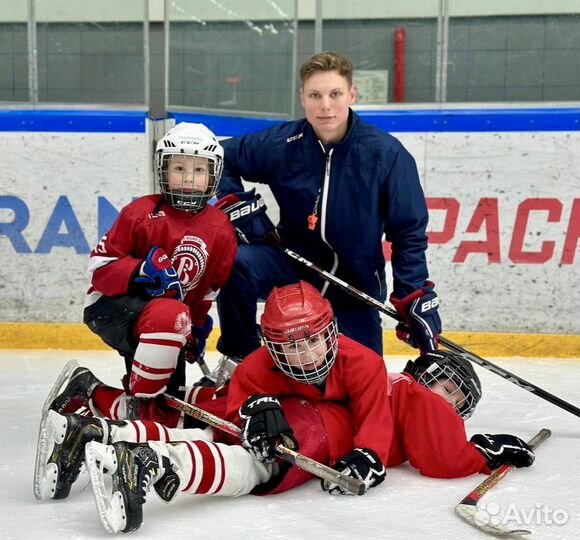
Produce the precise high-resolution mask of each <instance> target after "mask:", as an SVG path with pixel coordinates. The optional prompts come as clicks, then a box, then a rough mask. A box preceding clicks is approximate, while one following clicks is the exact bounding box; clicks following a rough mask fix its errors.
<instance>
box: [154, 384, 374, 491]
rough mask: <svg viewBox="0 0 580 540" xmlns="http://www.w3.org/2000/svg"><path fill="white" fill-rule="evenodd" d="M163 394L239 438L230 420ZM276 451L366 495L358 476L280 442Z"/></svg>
mask: <svg viewBox="0 0 580 540" xmlns="http://www.w3.org/2000/svg"><path fill="white" fill-rule="evenodd" d="M162 395H163V397H164V398H165V402H166V403H167V405H169V406H170V407H173V408H174V409H177V410H179V411H182V412H184V413H185V414H187V415H189V416H192V417H193V418H196V419H197V420H200V421H202V422H204V423H205V424H207V425H208V426H212V427H215V428H216V429H219V430H221V431H223V432H225V433H228V434H229V435H234V436H236V437H238V438H239V437H240V434H241V430H240V428H239V427H238V426H236V425H235V424H232V423H231V422H228V421H227V420H224V419H223V418H220V417H219V416H216V415H214V414H211V413H209V412H207V411H204V410H203V409H202V408H200V407H198V406H196V405H192V404H190V403H186V402H185V401H182V400H180V399H177V398H176V397H174V396H170V395H169V394H162ZM276 452H277V454H278V455H279V456H280V458H282V459H283V460H284V461H287V462H289V463H291V464H292V465H295V466H296V467H299V468H300V469H303V470H305V471H306V472H309V473H310V474H312V475H313V476H316V477H318V478H320V479H322V480H326V481H328V482H331V483H333V484H336V485H338V486H340V487H341V488H344V489H345V490H347V491H348V492H349V493H352V494H353V495H364V494H365V492H366V485H365V483H364V482H362V481H361V480H359V479H358V478H353V477H351V476H348V475H346V474H343V473H341V472H340V471H337V470H335V469H332V468H331V467H328V466H327V465H324V464H323V463H319V462H318V461H315V460H314V459H311V458H309V457H307V456H304V455H302V454H300V453H298V452H295V451H294V450H292V449H291V448H287V447H286V446H283V445H281V444H279V445H277V446H276Z"/></svg>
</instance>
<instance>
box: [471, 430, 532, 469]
mask: <svg viewBox="0 0 580 540" xmlns="http://www.w3.org/2000/svg"><path fill="white" fill-rule="evenodd" d="M470 442H472V443H473V444H474V445H475V448H477V449H478V450H479V451H480V452H481V453H482V454H483V457H484V458H485V460H486V461H487V465H488V466H489V468H490V469H491V470H492V471H493V470H494V469H497V468H498V467H500V466H501V465H514V466H516V467H518V468H519V467H529V466H530V465H531V464H532V463H533V462H534V460H535V459H536V455H535V454H534V451H533V450H532V449H531V448H530V447H529V446H528V444H527V443H526V442H525V441H522V439H520V438H519V437H516V436H515V435H489V434H486V435H481V434H478V435H474V436H473V437H471V439H470Z"/></svg>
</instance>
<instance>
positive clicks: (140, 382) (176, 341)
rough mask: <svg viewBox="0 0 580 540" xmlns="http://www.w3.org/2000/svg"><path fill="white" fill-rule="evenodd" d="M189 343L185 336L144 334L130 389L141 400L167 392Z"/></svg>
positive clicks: (163, 333) (160, 333)
mask: <svg viewBox="0 0 580 540" xmlns="http://www.w3.org/2000/svg"><path fill="white" fill-rule="evenodd" d="M185 342H186V339H185V337H184V336H182V335H181V334H173V333H167V332H157V333H151V334H141V335H140V336H139V345H137V349H136V350H135V357H134V359H133V365H132V367H131V379H130V388H131V392H132V393H133V395H135V396H137V397H155V396H157V395H159V394H160V393H161V392H164V391H165V390H166V388H167V384H168V383H169V379H170V377H171V375H172V374H173V372H174V371H175V366H177V357H178V355H179V351H180V350H181V348H182V347H183V346H184V345H185Z"/></svg>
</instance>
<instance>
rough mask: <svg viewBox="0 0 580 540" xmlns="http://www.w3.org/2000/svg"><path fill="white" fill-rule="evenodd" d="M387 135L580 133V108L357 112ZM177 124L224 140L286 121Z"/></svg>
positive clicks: (215, 119) (204, 118)
mask: <svg viewBox="0 0 580 540" xmlns="http://www.w3.org/2000/svg"><path fill="white" fill-rule="evenodd" d="M356 112H357V114H358V115H359V116H361V117H362V118H364V120H365V121H367V122H368V123H370V124H373V125H375V126H377V127H378V128H380V129H383V130H384V131H388V132H393V133H396V132H419V133H425V132H481V131H493V132H503V131H580V108H572V107H570V108H546V109H538V108H534V109H517V108H512V109H415V110H400V111H393V110H383V111H376V110H373V111H368V110H357V111H356ZM171 116H173V117H174V118H175V120H176V121H177V122H200V123H203V124H206V125H207V126H208V127H209V128H210V129H211V130H212V131H213V132H214V133H216V134H217V135H222V136H232V137H235V136H238V135H243V134H245V133H254V132H256V131H260V130H262V129H266V128H268V127H271V126H274V125H276V124H280V123H282V122H283V120H277V119H271V118H246V117H237V116H224V115H216V114H201V113H185V112H180V113H172V114H171Z"/></svg>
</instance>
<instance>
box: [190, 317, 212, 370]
mask: <svg viewBox="0 0 580 540" xmlns="http://www.w3.org/2000/svg"><path fill="white" fill-rule="evenodd" d="M212 329H213V319H212V318H211V316H210V315H206V316H205V322H204V324H203V326H197V325H195V324H192V325H191V336H190V338H189V339H188V340H187V343H186V344H185V347H184V348H183V350H184V352H185V359H186V360H187V361H188V362H189V363H190V364H194V363H195V362H198V361H199V360H202V361H203V357H204V356H205V345H206V342H207V338H208V337H209V335H210V334H211V331H212Z"/></svg>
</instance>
